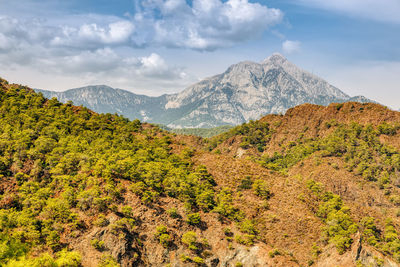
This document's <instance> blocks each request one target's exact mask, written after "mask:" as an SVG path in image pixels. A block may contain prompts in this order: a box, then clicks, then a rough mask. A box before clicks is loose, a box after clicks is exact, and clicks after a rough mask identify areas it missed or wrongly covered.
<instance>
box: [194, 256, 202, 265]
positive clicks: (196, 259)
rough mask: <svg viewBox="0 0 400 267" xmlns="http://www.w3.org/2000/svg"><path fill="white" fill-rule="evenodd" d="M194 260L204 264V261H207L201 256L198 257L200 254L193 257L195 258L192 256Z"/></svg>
mask: <svg viewBox="0 0 400 267" xmlns="http://www.w3.org/2000/svg"><path fill="white" fill-rule="evenodd" d="M192 261H193V262H194V263H197V264H204V262H205V261H204V259H203V258H200V257H198V256H196V257H193V258H192Z"/></svg>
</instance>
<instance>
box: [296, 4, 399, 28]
mask: <svg viewBox="0 0 400 267" xmlns="http://www.w3.org/2000/svg"><path fill="white" fill-rule="evenodd" d="M295 2H296V3H301V4H304V5H307V6H311V7H316V8H323V9H327V10H334V11H337V12H342V13H346V14H349V15H352V16H358V17H363V18H367V19H372V20H376V21H381V22H389V23H396V24H397V23H400V16H399V14H400V1H399V0H335V1H326V0H300V1H295Z"/></svg>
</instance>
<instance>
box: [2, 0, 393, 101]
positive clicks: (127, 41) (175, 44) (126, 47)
mask: <svg viewBox="0 0 400 267" xmlns="http://www.w3.org/2000/svg"><path fill="white" fill-rule="evenodd" d="M399 14H400V0H335V1H326V0H263V1H262V0H113V1H110V0H68V1H65V0H14V1H10V0H7V1H6V0H0V77H3V78H5V79H8V80H9V81H11V82H17V83H22V84H26V85H29V86H31V87H34V88H42V89H48V90H57V91H62V90H65V89H69V88H75V87H80V86H85V85H90V84H107V85H110V86H112V87H118V88H123V89H127V90H130V91H132V92H135V93H141V94H149V95H160V94H163V93H171V92H178V91H181V90H183V89H184V88H185V87H186V86H188V85H190V84H191V83H193V82H196V81H198V80H200V79H202V78H204V77H208V76H211V75H215V74H217V73H221V72H223V71H224V70H225V69H226V68H227V67H229V66H230V65H231V64H234V63H237V62H239V61H242V60H253V61H262V60H263V59H264V58H266V57H268V56H269V55H271V54H272V53H274V52H280V53H282V54H283V55H285V56H286V57H287V58H288V59H289V60H290V61H292V62H293V63H295V64H297V65H298V66H300V67H302V68H304V69H306V70H308V71H310V72H313V73H314V74H317V75H319V76H321V77H323V78H325V79H326V80H328V81H329V82H330V83H332V84H333V85H335V86H337V87H339V88H340V89H342V90H343V91H345V92H346V93H348V94H350V95H364V96H366V97H369V98H372V99H374V100H377V101H379V102H381V103H383V104H386V105H388V106H390V107H392V108H396V109H398V108H400V101H399V100H400V16H399Z"/></svg>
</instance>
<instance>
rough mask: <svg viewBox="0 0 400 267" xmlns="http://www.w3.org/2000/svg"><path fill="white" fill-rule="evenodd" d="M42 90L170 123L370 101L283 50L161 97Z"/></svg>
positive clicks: (196, 124) (201, 123) (217, 121)
mask: <svg viewBox="0 0 400 267" xmlns="http://www.w3.org/2000/svg"><path fill="white" fill-rule="evenodd" d="M37 91H38V92H42V93H43V94H44V96H46V97H48V98H51V97H57V98H58V99H59V100H60V101H62V102H67V101H68V100H72V101H73V102H74V104H76V105H83V106H86V107H88V108H90V109H92V110H94V111H96V112H100V113H118V114H122V115H124V116H126V117H128V118H130V119H136V118H137V119H140V120H144V121H148V122H152V123H159V124H164V125H167V126H168V127H171V128H208V127H216V126H220V125H237V124H241V123H244V122H247V121H249V120H251V119H259V118H260V117H261V116H263V115H266V114H271V113H283V112H285V111H286V110H287V109H289V108H291V107H294V106H297V105H300V104H304V103H312V104H319V105H328V104H330V103H332V102H345V101H358V102H371V100H369V99H367V98H365V97H363V96H357V97H350V96H348V95H347V94H345V93H343V92H342V91H340V90H339V89H338V88H336V87H334V86H332V85H330V84H329V83H328V82H326V81H325V80H323V79H321V78H319V77H317V76H315V75H313V74H311V73H309V72H306V71H304V70H302V69H300V68H298V67H297V66H295V65H294V64H292V63H290V62H289V61H288V60H287V59H286V58H284V57H283V56H282V55H280V54H274V55H272V56H271V57H269V58H267V59H266V60H264V61H263V62H261V63H255V62H250V61H245V62H240V63H238V64H235V65H232V66H230V67H229V68H228V69H227V70H226V71H225V72H224V73H222V74H219V75H216V76H213V77H211V78H207V79H204V80H203V81H201V82H199V83H196V84H194V85H192V86H189V87H188V88H186V89H185V90H184V91H182V92H180V93H177V94H172V95H162V96H159V97H149V96H144V95H136V94H134V93H131V92H128V91H124V90H121V89H113V88H111V87H108V86H104V85H102V86H88V87H83V88H77V89H71V90H68V91H65V92H51V91H45V90H37Z"/></svg>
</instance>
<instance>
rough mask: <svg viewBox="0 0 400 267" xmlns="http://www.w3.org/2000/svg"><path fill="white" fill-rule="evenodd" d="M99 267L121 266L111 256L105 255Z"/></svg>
mask: <svg viewBox="0 0 400 267" xmlns="http://www.w3.org/2000/svg"><path fill="white" fill-rule="evenodd" d="M98 267H120V265H119V264H118V262H117V261H116V260H115V259H114V258H113V257H112V256H111V255H109V254H105V255H103V256H102V257H101V260H100V263H99V265H98Z"/></svg>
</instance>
